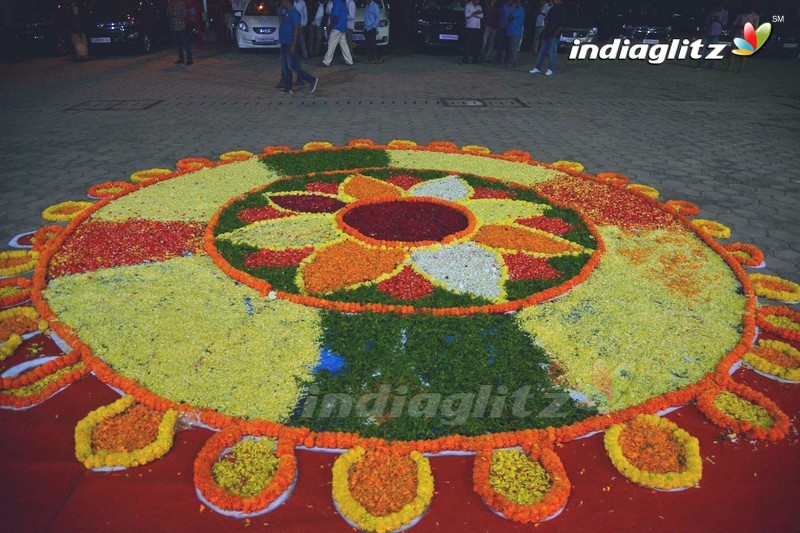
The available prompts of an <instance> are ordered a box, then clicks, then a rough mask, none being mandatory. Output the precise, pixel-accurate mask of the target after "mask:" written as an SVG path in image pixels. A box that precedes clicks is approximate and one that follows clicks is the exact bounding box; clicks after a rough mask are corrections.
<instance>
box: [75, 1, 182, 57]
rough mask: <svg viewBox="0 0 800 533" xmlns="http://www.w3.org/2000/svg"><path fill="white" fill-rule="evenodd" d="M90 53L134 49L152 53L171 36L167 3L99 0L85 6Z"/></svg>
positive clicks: (133, 50)
mask: <svg viewBox="0 0 800 533" xmlns="http://www.w3.org/2000/svg"><path fill="white" fill-rule="evenodd" d="M86 19H87V24H86V26H87V27H86V40H87V41H88V43H89V51H90V54H97V53H102V52H105V51H114V52H117V51H131V52H138V53H141V54H149V53H150V52H151V51H152V49H153V46H154V45H155V43H157V42H159V41H162V40H164V39H165V38H166V37H168V36H169V21H168V19H167V10H166V3H165V2H163V1H156V0H96V1H94V2H87V6H86Z"/></svg>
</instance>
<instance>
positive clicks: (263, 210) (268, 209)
mask: <svg viewBox="0 0 800 533" xmlns="http://www.w3.org/2000/svg"><path fill="white" fill-rule="evenodd" d="M292 215H293V213H287V212H286V211H281V210H279V209H275V208H274V207H272V206H269V205H268V206H265V207H251V208H249V209H242V210H241V211H239V214H238V215H236V218H238V219H239V220H241V221H242V222H247V223H248V224H252V223H253V222H258V221H259V220H270V219H273V218H284V217H290V216H292Z"/></svg>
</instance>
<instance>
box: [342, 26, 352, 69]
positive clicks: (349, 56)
mask: <svg viewBox="0 0 800 533" xmlns="http://www.w3.org/2000/svg"><path fill="white" fill-rule="evenodd" d="M339 48H341V49H342V57H344V62H345V63H347V64H348V65H352V64H353V56H352V54H350V47H349V46H348V45H347V38H346V35H345V34H343V33H342V32H339Z"/></svg>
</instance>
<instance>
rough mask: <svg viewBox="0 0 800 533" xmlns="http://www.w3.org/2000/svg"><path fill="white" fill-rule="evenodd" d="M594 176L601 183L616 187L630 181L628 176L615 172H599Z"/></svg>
mask: <svg viewBox="0 0 800 533" xmlns="http://www.w3.org/2000/svg"><path fill="white" fill-rule="evenodd" d="M595 178H596V179H597V180H598V181H600V182H602V183H607V184H608V185H615V186H617V187H622V186H623V185H627V184H628V183H629V182H630V180H629V179H628V176H625V175H624V174H618V173H617V172H600V173H599V174H597V175H595Z"/></svg>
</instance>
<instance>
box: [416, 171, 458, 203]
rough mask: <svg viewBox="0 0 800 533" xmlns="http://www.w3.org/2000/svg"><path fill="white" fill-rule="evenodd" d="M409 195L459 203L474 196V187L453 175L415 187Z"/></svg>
mask: <svg viewBox="0 0 800 533" xmlns="http://www.w3.org/2000/svg"><path fill="white" fill-rule="evenodd" d="M408 194H409V195H411V196H428V197H431V198H439V199H441V200H449V201H451V202H457V201H459V200H464V199H466V198H469V197H470V195H471V194H472V187H470V186H469V185H467V183H466V182H465V181H464V180H462V179H461V178H459V177H458V176H455V175H453V176H447V177H446V178H439V179H436V180H428V181H426V182H423V183H419V184H417V185H414V186H413V187H411V188H410V189H409V190H408Z"/></svg>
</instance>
